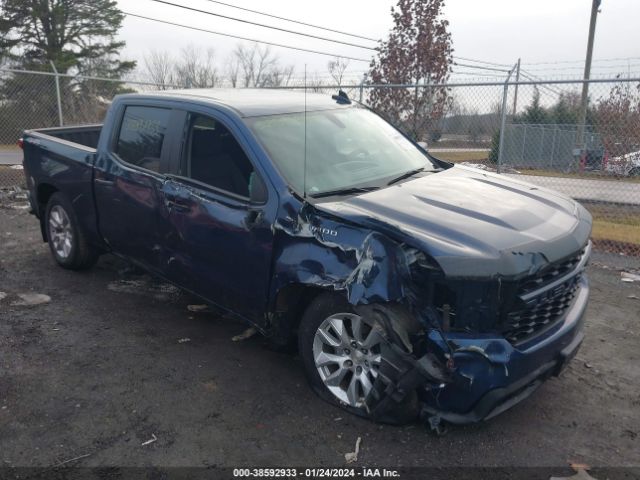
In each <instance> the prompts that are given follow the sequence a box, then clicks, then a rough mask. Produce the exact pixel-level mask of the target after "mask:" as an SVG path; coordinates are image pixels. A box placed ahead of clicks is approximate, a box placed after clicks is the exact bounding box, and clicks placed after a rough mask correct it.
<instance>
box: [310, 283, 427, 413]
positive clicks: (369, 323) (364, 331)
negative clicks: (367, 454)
mask: <svg viewBox="0 0 640 480" xmlns="http://www.w3.org/2000/svg"><path fill="white" fill-rule="evenodd" d="M386 341H387V340H386V339H385V335H384V330H383V327H382V325H380V324H379V323H378V322H377V321H376V320H375V319H372V318H366V317H365V316H362V315H360V314H358V313H356V312H355V310H354V309H353V307H352V306H351V305H350V304H349V303H348V302H347V301H346V300H345V299H344V297H342V296H340V295H338V294H335V293H324V294H321V295H319V296H318V297H317V298H316V299H314V301H313V302H311V304H310V305H309V307H308V308H307V310H306V312H305V314H304V316H303V318H302V320H301V322H300V328H299V330H298V348H299V352H300V355H301V357H302V361H303V363H304V367H305V373H306V376H307V379H308V380H309V383H310V384H311V387H312V388H313V389H314V391H315V392H316V393H317V394H318V395H319V396H320V397H321V398H322V399H324V400H326V401H328V402H330V403H333V404H337V405H339V406H341V407H342V408H345V409H347V410H348V411H350V412H351V413H355V414H356V415H360V416H364V417H369V416H370V415H369V411H368V408H367V405H366V399H367V397H368V396H369V394H370V393H371V391H372V389H374V388H375V385H376V380H377V379H378V376H379V374H380V370H381V368H382V367H383V361H384V352H385V348H384V347H383V344H384V342H386ZM416 401H417V399H416V398H414V395H409V396H408V398H407V401H406V402H403V404H402V405H398V407H400V408H401V409H402V412H396V415H395V418H394V419H387V420H384V419H383V420H382V421H385V422H389V423H405V422H407V421H410V420H411V419H413V418H414V417H415V416H417V411H416Z"/></svg>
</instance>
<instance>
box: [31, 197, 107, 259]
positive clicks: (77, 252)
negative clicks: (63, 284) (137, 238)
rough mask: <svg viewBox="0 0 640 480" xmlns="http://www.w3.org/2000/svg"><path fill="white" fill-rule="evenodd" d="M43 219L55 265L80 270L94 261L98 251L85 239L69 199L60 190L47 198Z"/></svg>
mask: <svg viewBox="0 0 640 480" xmlns="http://www.w3.org/2000/svg"><path fill="white" fill-rule="evenodd" d="M44 222H45V228H46V232H47V241H48V242H49V248H50V249H51V254H52V255H53V258H54V259H55V261H56V262H57V263H58V265H60V266H61V267H63V268H68V269H70V270H82V269H86V268H90V267H91V266H93V265H94V264H95V263H96V260H97V259H98V252H97V251H96V249H95V248H93V247H92V246H91V245H89V244H88V243H87V240H86V238H85V235H84V232H82V229H81V227H80V225H79V224H78V220H77V218H76V215H75V212H74V210H73V207H72V205H71V203H70V202H69V201H68V200H67V199H66V197H65V196H64V195H63V194H61V193H60V192H57V193H54V194H53V195H52V196H51V198H50V199H49V203H47V208H46V213H45V218H44Z"/></svg>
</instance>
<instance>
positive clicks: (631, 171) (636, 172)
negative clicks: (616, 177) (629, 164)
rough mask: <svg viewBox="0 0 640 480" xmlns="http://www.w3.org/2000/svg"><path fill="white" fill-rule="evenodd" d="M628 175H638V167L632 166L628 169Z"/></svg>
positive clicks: (639, 172) (639, 175)
mask: <svg viewBox="0 0 640 480" xmlns="http://www.w3.org/2000/svg"><path fill="white" fill-rule="evenodd" d="M629 176H630V177H640V167H633V168H632V169H631V170H630V171H629Z"/></svg>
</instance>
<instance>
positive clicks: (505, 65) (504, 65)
mask: <svg viewBox="0 0 640 480" xmlns="http://www.w3.org/2000/svg"><path fill="white" fill-rule="evenodd" d="M453 58H455V59H458V60H465V61H467V62H475V63H483V64H485V65H493V66H494V67H511V65H508V64H506V63H494V62H486V61H484V60H475V59H473V58H466V57H456V56H453Z"/></svg>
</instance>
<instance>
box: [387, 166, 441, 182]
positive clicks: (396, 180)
mask: <svg viewBox="0 0 640 480" xmlns="http://www.w3.org/2000/svg"><path fill="white" fill-rule="evenodd" d="M440 171H442V169H441V168H433V169H430V170H425V168H424V167H420V168H414V169H413V170H409V171H408V172H405V173H403V174H402V175H399V176H397V177H395V178H392V179H391V180H389V181H388V182H387V185H393V184H394V183H397V182H399V181H400V180H404V179H405V178H409V177H413V176H414V175H415V174H416V173H420V172H440Z"/></svg>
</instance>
